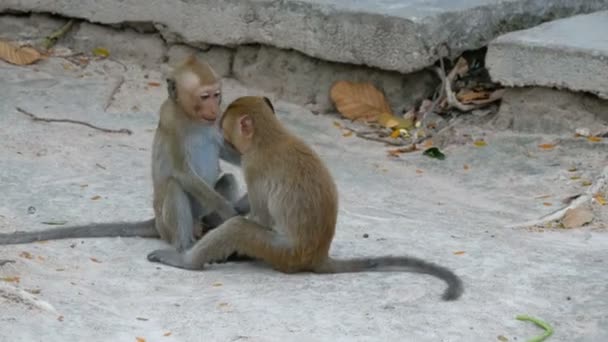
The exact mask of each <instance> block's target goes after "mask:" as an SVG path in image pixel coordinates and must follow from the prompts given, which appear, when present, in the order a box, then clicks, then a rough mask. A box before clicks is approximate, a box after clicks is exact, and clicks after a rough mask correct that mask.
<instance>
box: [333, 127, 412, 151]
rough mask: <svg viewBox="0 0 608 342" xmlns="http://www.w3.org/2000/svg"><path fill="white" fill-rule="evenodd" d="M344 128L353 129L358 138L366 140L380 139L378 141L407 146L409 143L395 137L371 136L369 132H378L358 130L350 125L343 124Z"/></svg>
mask: <svg viewBox="0 0 608 342" xmlns="http://www.w3.org/2000/svg"><path fill="white" fill-rule="evenodd" d="M343 128H344V129H346V130H348V131H351V132H353V133H355V135H356V136H357V137H358V138H361V139H365V140H371V141H378V142H383V143H385V144H389V145H393V146H405V145H408V144H409V143H407V142H405V141H395V140H394V139H393V138H380V137H370V136H369V135H368V134H372V133H376V132H371V131H362V132H360V131H357V130H356V129H354V128H350V127H348V126H343Z"/></svg>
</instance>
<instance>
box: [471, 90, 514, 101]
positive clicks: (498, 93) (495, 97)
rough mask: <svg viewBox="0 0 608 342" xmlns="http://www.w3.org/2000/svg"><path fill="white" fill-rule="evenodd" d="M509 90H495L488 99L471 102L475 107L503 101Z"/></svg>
mask: <svg viewBox="0 0 608 342" xmlns="http://www.w3.org/2000/svg"><path fill="white" fill-rule="evenodd" d="M506 91H507V90H506V89H498V90H494V91H493V92H492V93H490V95H489V96H488V98H487V99H476V100H471V101H470V102H468V103H470V104H474V105H485V104H488V103H492V102H494V101H498V100H500V99H502V97H503V95H504V94H505V92H506Z"/></svg>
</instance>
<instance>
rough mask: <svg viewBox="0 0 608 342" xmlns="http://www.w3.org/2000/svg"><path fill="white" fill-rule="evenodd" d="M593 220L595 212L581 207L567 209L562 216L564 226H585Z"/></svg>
mask: <svg viewBox="0 0 608 342" xmlns="http://www.w3.org/2000/svg"><path fill="white" fill-rule="evenodd" d="M592 220H593V213H592V212H591V211H590V210H588V209H585V208H580V207H579V208H574V209H568V210H566V213H565V214H564V217H563V218H562V224H563V225H564V228H577V227H582V226H584V225H585V224H586V223H589V222H591V221H592Z"/></svg>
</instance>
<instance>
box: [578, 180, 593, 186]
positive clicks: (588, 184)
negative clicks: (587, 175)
mask: <svg viewBox="0 0 608 342" xmlns="http://www.w3.org/2000/svg"><path fill="white" fill-rule="evenodd" d="M591 184H593V183H591V181H588V180H586V181H583V182H582V183H581V185H582V186H590V185H591Z"/></svg>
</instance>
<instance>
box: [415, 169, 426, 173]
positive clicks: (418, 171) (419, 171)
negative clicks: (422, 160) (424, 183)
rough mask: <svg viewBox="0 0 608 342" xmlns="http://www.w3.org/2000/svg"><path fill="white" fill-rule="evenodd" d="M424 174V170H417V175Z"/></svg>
mask: <svg viewBox="0 0 608 342" xmlns="http://www.w3.org/2000/svg"><path fill="white" fill-rule="evenodd" d="M423 172H424V171H422V170H420V169H416V173H417V174H421V173H423Z"/></svg>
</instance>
